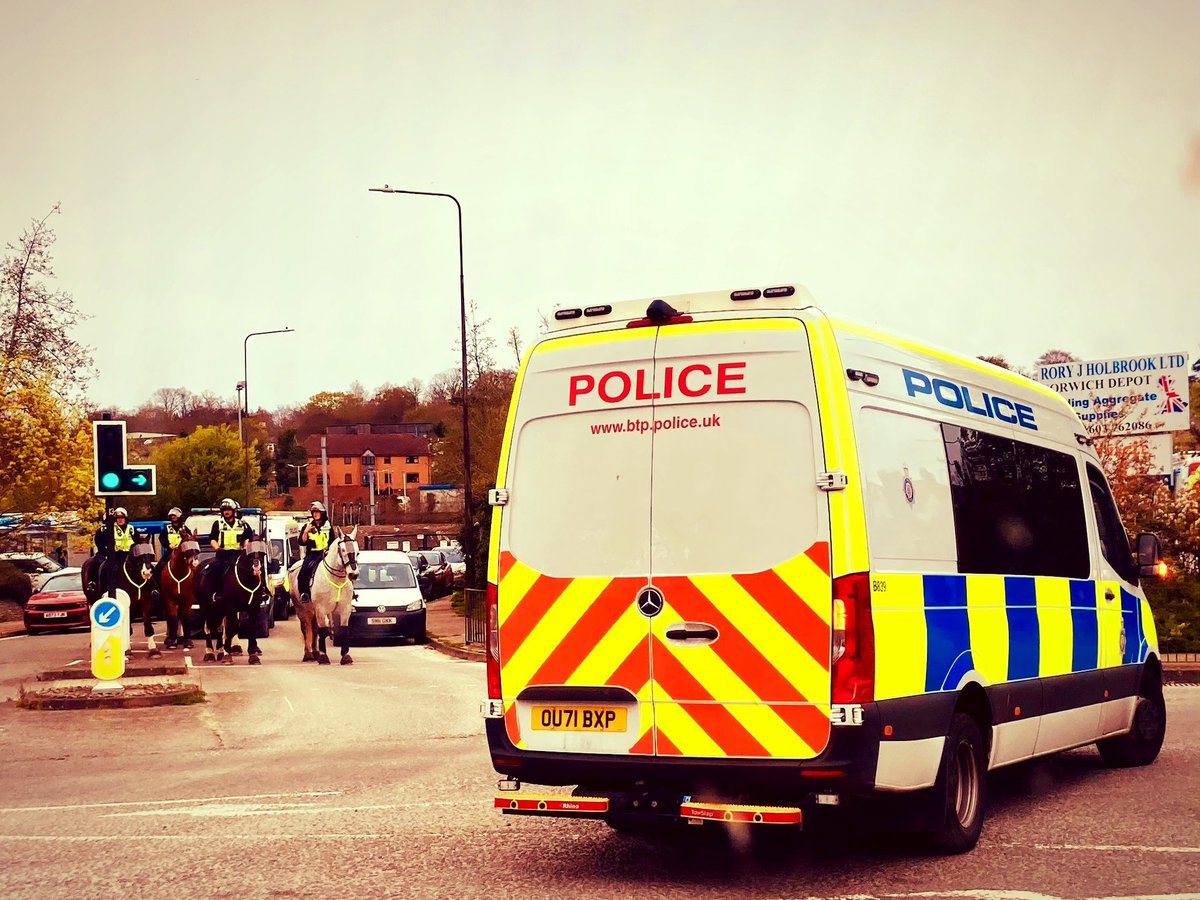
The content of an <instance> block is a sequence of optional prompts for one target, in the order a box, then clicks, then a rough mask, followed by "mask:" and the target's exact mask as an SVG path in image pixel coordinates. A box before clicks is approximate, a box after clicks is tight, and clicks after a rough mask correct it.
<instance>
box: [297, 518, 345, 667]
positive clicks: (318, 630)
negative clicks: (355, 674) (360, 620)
mask: <svg viewBox="0 0 1200 900" xmlns="http://www.w3.org/2000/svg"><path fill="white" fill-rule="evenodd" d="M357 534H358V527H357V526H355V527H354V528H352V529H351V530H350V531H349V532H348V533H347V534H343V535H342V536H341V537H340V538H337V539H336V540H333V541H331V542H330V544H329V547H328V548H327V549H326V550H325V555H324V556H323V557H322V558H321V562H320V563H318V565H317V568H316V570H315V571H314V572H313V579H312V585H311V586H310V587H309V589H308V594H309V596H310V597H311V598H312V600H311V602H307V603H306V602H304V601H303V600H301V599H300V567H301V566H302V565H303V563H302V562H298V563H296V564H295V565H294V566H292V568H291V569H289V570H288V580H289V581H290V582H291V595H292V604H293V605H294V606H295V607H296V614H297V615H298V616H299V617H300V631H301V632H302V634H303V635H304V659H303V660H302V661H303V662H310V661H311V660H316V661H317V662H319V663H320V664H321V665H323V666H324V665H329V655H328V654H327V653H326V652H325V641H326V640H327V639H328V638H329V635H330V631H331V630H332V632H333V640H334V643H336V644H338V645H340V646H341V648H342V665H343V666H348V665H350V664H351V663H352V662H354V659H353V658H352V657H351V656H350V627H349V626H350V611H351V601H353V599H354V582H355V581H356V580H357V579H358V543H357V542H356V541H355V537H356V535H357ZM318 637H319V641H320V643H319V644H318Z"/></svg>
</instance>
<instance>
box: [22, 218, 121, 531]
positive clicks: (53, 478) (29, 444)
mask: <svg viewBox="0 0 1200 900" xmlns="http://www.w3.org/2000/svg"><path fill="white" fill-rule="evenodd" d="M58 211H59V208H58V206H57V205H55V206H54V208H53V209H51V210H50V212H49V213H48V214H47V215H46V216H45V217H44V218H42V219H41V220H34V221H33V222H32V224H31V225H30V227H29V228H28V229H27V230H26V231H25V232H24V233H23V234H22V235H21V237H20V239H19V240H18V241H17V243H16V244H7V245H6V248H7V250H8V253H7V254H6V255H5V257H4V259H3V260H2V261H0V509H10V510H20V511H21V512H26V513H41V512H77V513H79V514H80V515H81V517H82V519H83V521H84V524H90V523H91V522H93V521H95V520H97V519H98V518H99V514H100V512H101V511H102V510H103V505H102V504H100V503H97V502H96V499H95V498H94V497H93V496H92V491H91V488H92V446H91V443H92V442H91V431H90V428H89V426H88V422H87V418H86V415H85V414H84V409H83V406H82V387H83V385H84V384H85V382H86V379H87V378H88V376H89V374H90V370H91V356H90V353H89V351H88V349H87V348H86V347H83V346H82V345H81V344H79V343H78V342H77V341H76V340H75V339H74V338H73V337H72V336H71V333H72V331H73V329H74V327H75V325H76V324H77V323H78V321H79V319H80V318H81V316H80V314H79V313H78V312H77V311H76V309H75V301H74V300H73V298H72V297H71V295H70V294H68V293H66V292H65V291H61V290H56V289H54V288H53V287H52V286H51V283H52V281H53V278H54V268H53V258H52V256H51V253H50V251H51V248H52V247H53V245H54V241H55V234H54V231H53V230H52V229H51V228H50V227H49V225H48V222H49V219H50V217H51V216H53V215H56V214H57V213H58Z"/></svg>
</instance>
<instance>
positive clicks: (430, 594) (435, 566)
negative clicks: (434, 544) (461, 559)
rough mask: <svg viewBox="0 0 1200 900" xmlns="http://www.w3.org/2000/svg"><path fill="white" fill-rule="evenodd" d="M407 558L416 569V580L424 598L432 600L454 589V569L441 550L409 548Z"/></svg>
mask: <svg viewBox="0 0 1200 900" xmlns="http://www.w3.org/2000/svg"><path fill="white" fill-rule="evenodd" d="M408 558H409V559H410V560H412V564H413V568H414V569H416V570H417V582H418V584H420V586H421V593H422V594H424V595H425V599H426V600H433V599H435V598H437V597H440V596H442V595H443V594H449V593H450V592H451V591H453V590H454V571H453V570H452V569H451V568H450V562H449V561H448V560H447V559H446V554H444V553H442V551H440V550H410V551H409V554H408Z"/></svg>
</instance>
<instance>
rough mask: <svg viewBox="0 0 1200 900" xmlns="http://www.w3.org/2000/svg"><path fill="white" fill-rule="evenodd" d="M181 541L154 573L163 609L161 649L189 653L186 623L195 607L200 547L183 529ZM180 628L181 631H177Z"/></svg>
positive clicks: (189, 644) (189, 636)
mask: <svg viewBox="0 0 1200 900" xmlns="http://www.w3.org/2000/svg"><path fill="white" fill-rule="evenodd" d="M181 537H182V540H181V541H180V542H179V545H178V546H177V547H174V548H172V549H171V555H170V556H168V557H167V559H166V561H165V562H164V563H163V565H162V567H161V568H160V570H159V573H158V582H159V590H160V591H161V593H162V596H163V605H164V607H165V608H166V617H167V639H166V641H165V642H164V643H163V646H164V647H165V648H166V649H168V650H170V649H172V648H174V647H180V648H182V649H184V650H191V649H192V636H191V635H190V634H189V633H188V619H189V618H190V616H191V612H192V607H193V606H194V605H195V603H196V586H197V583H198V581H199V576H198V575H197V574H196V571H197V569H198V568H199V566H200V544H199V543H198V542H197V541H196V540H195V538H194V537H193V535H192V532H191V531H190V530H189V529H188V528H187V526H184V528H183V530H182V532H181ZM181 626H182V628H181Z"/></svg>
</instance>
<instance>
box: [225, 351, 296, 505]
mask: <svg viewBox="0 0 1200 900" xmlns="http://www.w3.org/2000/svg"><path fill="white" fill-rule="evenodd" d="M294 330H295V329H293V328H275V329H273V330H271V331H252V332H250V333H249V334H248V335H246V338H245V340H243V341H242V397H241V401H242V403H244V404H245V406H244V407H243V406H242V403H239V404H238V422H239V423H240V422H241V418H242V414H243V413H244V414H245V416H246V418H249V417H250V387H249V381H250V364H249V359H250V357H249V344H250V338H252V337H258V336H259V335H260V334H287V333H288V332H290V331H294ZM238 439H239V440H240V441H241V442H242V463H243V465H242V477H243V480H244V482H245V485H244V486H245V490H246V492H245V493H244V494H243V495H242V496H243V497H245V498H246V499H245V502H246V503H249V502H250V448H249V447H248V446H247V444H246V439H245V437H243V436H242V434H241V425H240V424H239V425H238Z"/></svg>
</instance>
